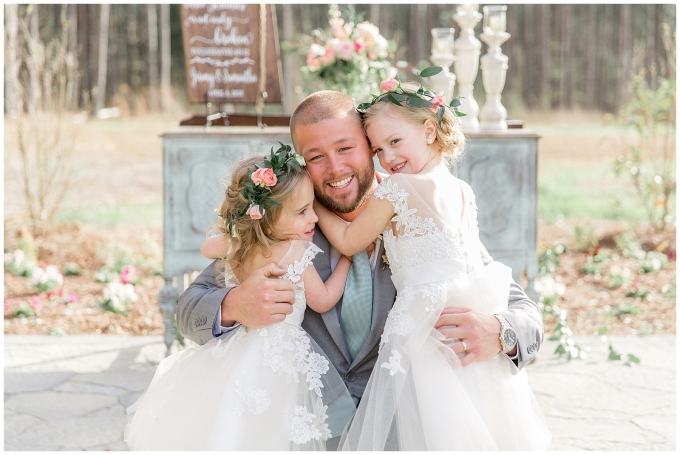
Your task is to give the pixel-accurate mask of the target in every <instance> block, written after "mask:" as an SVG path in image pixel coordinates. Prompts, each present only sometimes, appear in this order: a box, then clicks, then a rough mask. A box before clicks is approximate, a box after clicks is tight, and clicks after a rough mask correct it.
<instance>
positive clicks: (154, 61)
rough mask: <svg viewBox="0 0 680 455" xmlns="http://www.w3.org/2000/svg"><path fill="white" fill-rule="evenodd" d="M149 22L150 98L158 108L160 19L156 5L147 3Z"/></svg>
mask: <svg viewBox="0 0 680 455" xmlns="http://www.w3.org/2000/svg"><path fill="white" fill-rule="evenodd" d="M147 21H148V23H149V98H150V102H151V109H152V110H154V111H156V110H158V19H157V18H156V5H147Z"/></svg>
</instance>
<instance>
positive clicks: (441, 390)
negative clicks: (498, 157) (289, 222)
mask: <svg viewBox="0 0 680 455" xmlns="http://www.w3.org/2000/svg"><path fill="white" fill-rule="evenodd" d="M427 71H429V69H428V70H424V71H423V73H425V72H427ZM429 72H430V74H432V71H429ZM423 73H421V76H422V75H423ZM381 88H382V89H383V90H386V91H385V92H383V93H382V94H381V95H379V96H378V97H375V98H374V99H373V101H372V102H370V103H363V104H360V105H359V107H358V108H357V110H358V111H359V112H360V113H361V114H363V117H364V129H365V131H366V133H367V135H368V138H369V140H370V144H371V148H372V151H373V153H374V154H376V155H377V156H378V159H379V160H380V164H381V165H382V167H383V168H384V169H385V170H386V171H387V172H388V173H389V174H391V175H390V176H389V177H386V178H384V179H383V180H382V182H381V183H380V184H379V185H378V186H377V188H376V189H375V191H374V192H373V195H372V196H371V198H370V199H369V200H368V202H367V205H366V207H365V209H364V210H363V211H362V212H361V213H360V214H359V216H358V217H357V218H356V219H355V220H354V221H353V222H352V223H351V224H349V225H348V224H346V223H345V222H344V221H342V220H340V219H339V218H337V217H336V216H335V215H333V214H332V213H331V212H329V211H328V210H326V209H325V208H324V207H323V206H322V205H321V204H318V203H315V209H316V211H317V214H318V216H319V225H320V227H321V229H322V230H323V232H324V234H325V235H326V237H327V238H328V240H329V241H330V242H331V243H332V244H333V246H335V247H336V248H337V249H338V250H339V251H340V252H341V253H343V254H345V255H348V256H350V255H352V254H355V253H356V252H357V251H360V250H362V249H364V248H366V245H368V244H370V243H371V242H373V241H374V239H375V238H376V237H377V236H378V235H379V234H380V233H381V232H382V234H383V241H384V242H385V249H386V252H387V258H388V261H389V266H390V269H391V272H392V281H393V282H394V284H395V287H396V288H397V298H396V300H395V302H394V306H393V307H392V309H391V311H390V313H389V315H388V317H387V323H386V324H385V329H384V331H383V334H382V338H381V342H380V351H379V355H378V360H377V362H376V364H375V367H374V368H373V371H372V373H371V377H370V379H369V381H368V384H367V386H366V389H365V392H364V395H363V396H362V398H361V402H360V403H359V407H358V409H357V412H356V414H355V416H354V418H353V419H352V422H351V424H350V425H349V427H348V429H347V430H346V432H345V433H344V434H343V437H342V439H341V441H340V448H341V449H342V450H385V449H386V448H387V447H394V444H395V443H396V446H397V447H398V448H399V450H499V449H500V450H545V449H546V445H547V443H548V442H549V440H550V433H549V432H548V430H547V427H546V425H545V422H544V420H543V417H542V414H541V412H540V410H539V408H538V406H537V404H536V401H535V399H534V397H533V395H532V393H531V390H530V389H529V385H528V382H527V378H526V372H525V370H521V371H519V372H517V373H516V374H513V373H512V371H511V368H510V362H508V361H507V360H506V359H503V358H501V356H499V355H496V356H495V357H494V358H492V359H489V360H484V361H476V362H473V363H470V364H468V365H467V366H463V365H462V364H461V360H460V359H459V357H458V355H457V354H456V353H455V352H454V350H453V349H452V346H451V345H449V344H447V343H446V341H447V340H446V339H445V338H444V335H442V333H440V332H439V331H438V330H437V329H435V322H436V321H437V318H438V317H439V315H440V314H441V312H442V310H443V309H444V308H446V307H451V306H453V307H461V308H469V309H473V310H476V311H479V312H484V313H487V314H497V313H498V312H500V311H503V310H506V309H507V302H508V293H509V289H510V283H511V280H512V278H511V271H510V269H509V268H508V267H507V266H505V265H503V264H501V263H499V262H494V261H492V259H491V257H489V254H488V252H487V251H486V249H485V248H484V246H483V245H482V243H481V242H480V240H479V231H478V228H477V211H476V206H475V199H474V194H473V192H472V189H471V188H470V186H469V185H467V184H466V183H465V182H463V181H461V180H459V179H457V178H456V177H454V176H453V175H452V174H451V172H450V171H449V169H448V168H447V166H446V163H445V160H444V158H443V155H453V156H454V157H455V155H456V154H460V151H462V149H463V145H464V143H465V137H464V136H463V134H462V132H461V130H460V126H459V122H458V120H457V118H456V116H457V115H459V113H458V111H457V106H458V104H459V103H458V102H457V101H456V100H454V101H453V102H452V103H451V104H450V105H449V106H447V105H445V104H444V99H443V97H442V96H441V94H434V93H432V92H430V91H428V90H426V89H425V88H424V87H422V85H421V86H420V87H418V86H416V85H412V86H411V85H405V86H403V87H402V86H401V84H400V83H399V82H398V81H395V80H393V79H392V80H390V81H385V82H383V84H381ZM499 321H500V320H499ZM501 323H502V322H501ZM454 345H455V348H456V349H457V351H463V352H462V353H463V354H464V355H465V354H467V355H469V353H465V351H466V350H467V346H466V341H465V340H464V339H460V340H455V342H454ZM461 346H462V347H461ZM500 347H504V346H501V344H500V340H499V348H500ZM499 353H500V351H499ZM388 440H389V441H390V444H388Z"/></svg>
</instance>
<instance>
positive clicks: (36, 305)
mask: <svg viewBox="0 0 680 455" xmlns="http://www.w3.org/2000/svg"><path fill="white" fill-rule="evenodd" d="M42 305H43V303H42V300H40V297H38V296H37V295H34V296H33V297H31V308H33V309H34V310H35V311H36V312H38V311H40V308H42Z"/></svg>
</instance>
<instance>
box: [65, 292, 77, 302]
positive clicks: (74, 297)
mask: <svg viewBox="0 0 680 455" xmlns="http://www.w3.org/2000/svg"><path fill="white" fill-rule="evenodd" d="M77 301H78V296H77V295H75V294H69V295H68V297H66V303H75V302H77Z"/></svg>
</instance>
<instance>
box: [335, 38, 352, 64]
mask: <svg viewBox="0 0 680 455" xmlns="http://www.w3.org/2000/svg"><path fill="white" fill-rule="evenodd" d="M336 52H337V54H338V57H340V58H341V59H343V60H349V59H351V58H352V54H354V42H353V41H350V40H343V41H340V42H339V43H338V46H337V48H336Z"/></svg>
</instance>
